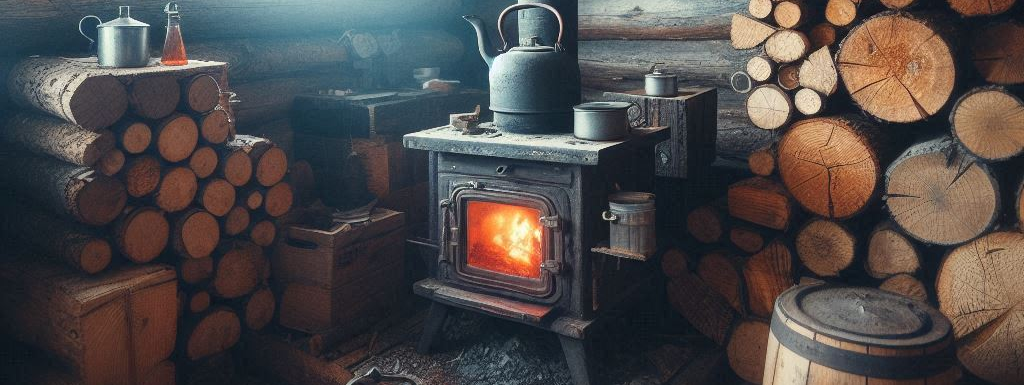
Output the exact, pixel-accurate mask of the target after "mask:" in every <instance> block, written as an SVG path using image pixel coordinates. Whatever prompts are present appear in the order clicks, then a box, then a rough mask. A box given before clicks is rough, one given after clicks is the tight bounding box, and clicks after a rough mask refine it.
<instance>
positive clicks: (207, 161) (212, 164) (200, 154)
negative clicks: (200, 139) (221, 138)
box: [188, 146, 220, 179]
mask: <svg viewBox="0 0 1024 385" xmlns="http://www.w3.org/2000/svg"><path fill="white" fill-rule="evenodd" d="M219 161H220V158H218V156H217V150H214V149H213V147H209V146H202V147H199V148H197V149H196V150H195V151H194V152H193V153H192V156H190V157H189V158H188V168H190V169H192V172H194V173H195V174H196V178H199V179H205V178H208V177H209V176H210V175H213V173H214V172H215V171H217V163H218V162H219Z"/></svg>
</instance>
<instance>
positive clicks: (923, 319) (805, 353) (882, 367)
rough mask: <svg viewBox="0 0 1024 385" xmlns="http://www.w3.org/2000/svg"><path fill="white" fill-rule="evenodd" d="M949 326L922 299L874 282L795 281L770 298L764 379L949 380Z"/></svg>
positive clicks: (810, 383)
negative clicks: (876, 286)
mask: <svg viewBox="0 0 1024 385" xmlns="http://www.w3.org/2000/svg"><path fill="white" fill-rule="evenodd" d="M952 342H953V335H952V327H951V326H950V323H949V320H948V319H947V318H946V317H945V316H943V315H942V314H941V313H939V311H938V310H936V309H934V308H932V307H930V306H928V304H925V303H923V302H919V301H916V300H912V299H909V298H907V297H903V296H900V295H896V294H892V293H889V292H885V291H881V290H878V289H872V288H861V287H843V286H834V285H826V284H818V285H806V286H797V287H794V288H791V289H789V290H786V291H785V292H783V293H782V295H780V296H779V298H778V299H777V300H776V301H775V312H774V314H773V315H772V322H771V333H770V335H769V337H768V353H767V356H766V358H765V370H764V381H763V383H764V384H766V385H771V384H780V385H781V384H787V385H788V384H807V385H824V384H928V385H936V384H950V385H952V384H954V383H955V382H956V380H957V379H959V378H960V367H959V366H958V365H957V362H956V356H955V351H954V346H953V343H952Z"/></svg>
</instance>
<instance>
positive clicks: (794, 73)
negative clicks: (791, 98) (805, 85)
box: [776, 64, 800, 91]
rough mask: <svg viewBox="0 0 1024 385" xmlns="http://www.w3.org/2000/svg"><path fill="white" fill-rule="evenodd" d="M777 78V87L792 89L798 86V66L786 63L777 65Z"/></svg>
mask: <svg viewBox="0 0 1024 385" xmlns="http://www.w3.org/2000/svg"><path fill="white" fill-rule="evenodd" d="M777 80H778V81H776V83H778V85H779V87H780V88H782V89H784V90H786V91H792V90H795V89H796V88H797V87H800V66H798V65H795V64H787V65H784V66H781V67H779V77H778V79H777Z"/></svg>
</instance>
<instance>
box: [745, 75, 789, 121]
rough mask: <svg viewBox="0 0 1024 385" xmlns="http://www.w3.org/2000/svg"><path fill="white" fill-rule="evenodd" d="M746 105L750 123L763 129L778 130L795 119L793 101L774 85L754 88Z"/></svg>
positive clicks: (748, 96)
mask: <svg viewBox="0 0 1024 385" xmlns="http://www.w3.org/2000/svg"><path fill="white" fill-rule="evenodd" d="M746 105H747V116H748V117H749V118H750V122H751V123H753V124H754V126H756V127H758V128H761V129H765V130H778V129H780V128H782V127H785V126H786V125H787V124H789V121H790V120H791V119H792V118H793V99H792V98H791V97H790V96H789V94H787V93H786V91H784V90H782V89H781V88H779V87H778V86H776V85H774V84H765V85H762V86H758V87H757V88H754V90H753V91H751V92H750V94H749V95H747V101H746Z"/></svg>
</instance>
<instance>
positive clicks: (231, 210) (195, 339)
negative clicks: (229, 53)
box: [0, 58, 292, 384]
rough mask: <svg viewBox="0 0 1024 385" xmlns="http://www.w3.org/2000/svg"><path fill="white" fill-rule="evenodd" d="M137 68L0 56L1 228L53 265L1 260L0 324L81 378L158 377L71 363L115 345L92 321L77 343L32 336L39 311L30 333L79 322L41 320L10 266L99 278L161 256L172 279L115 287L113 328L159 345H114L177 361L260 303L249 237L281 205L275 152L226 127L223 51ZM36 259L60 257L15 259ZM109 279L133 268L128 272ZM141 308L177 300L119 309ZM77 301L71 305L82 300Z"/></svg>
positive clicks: (223, 343)
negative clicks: (142, 289) (73, 346)
mask: <svg viewBox="0 0 1024 385" xmlns="http://www.w3.org/2000/svg"><path fill="white" fill-rule="evenodd" d="M147 68H148V69H139V70H133V69H102V68H99V67H97V66H95V64H94V63H87V62H82V61H80V60H78V59H63V58H30V59H26V60H24V61H22V62H20V63H18V64H17V65H16V66H14V68H13V69H12V70H11V72H10V76H9V81H8V88H9V89H8V92H9V96H10V98H11V100H12V101H14V102H15V103H16V104H17V105H18V106H19V107H22V108H23V110H22V111H18V112H16V113H14V114H13V115H11V116H10V117H8V118H6V119H4V120H3V121H2V122H0V127H2V128H0V141H2V142H3V143H4V146H3V150H2V151H0V160H2V161H3V162H5V163H6V165H7V167H5V169H4V170H3V171H0V180H2V181H3V182H4V183H5V185H6V186H7V187H8V188H9V189H10V191H11V192H12V194H11V195H10V196H9V197H5V199H4V202H3V206H4V207H3V213H4V215H3V216H2V219H0V229H2V234H3V236H4V238H6V239H7V240H8V241H9V242H17V243H22V244H25V246H28V247H31V248H32V251H31V252H28V251H26V252H22V254H34V255H36V256H38V257H43V256H45V257H50V258H49V259H51V260H52V262H54V263H59V264H63V265H65V267H59V269H60V270H54V269H58V267H54V266H50V265H52V264H53V263H48V262H43V261H40V258H38V257H37V258H30V259H34V260H29V261H27V262H25V264H24V265H17V266H15V267H16V268H17V269H18V270H19V271H21V273H19V274H10V272H7V273H8V274H5V275H4V278H10V279H7V280H5V284H6V283H10V284H11V287H10V288H9V289H12V290H5V292H13V293H9V294H11V295H12V296H11V298H7V300H8V305H10V306H9V307H7V308H5V309H7V311H5V313H7V315H8V316H10V317H9V318H8V320H9V321H10V322H5V323H4V324H5V325H6V326H9V327H10V329H9V330H6V331H7V332H10V334H11V335H13V336H14V337H15V338H21V337H25V338H28V339H29V340H27V341H24V342H26V343H28V344H32V345H35V346H36V347H38V348H41V349H42V350H45V351H47V352H48V353H51V354H53V355H55V356H57V358H59V359H61V361H63V362H68V363H72V365H70V367H71V369H72V370H71V371H72V373H73V374H74V375H77V376H79V377H80V378H81V380H82V381H83V382H84V383H87V384H92V383H103V384H112V383H118V384H122V383H123V384H135V383H165V382H144V381H147V380H152V379H151V378H148V376H146V375H144V374H145V373H143V371H148V370H150V369H151V368H148V367H147V368H142V367H137V368H138V373H136V374H132V375H129V376H124V377H119V378H116V381H115V380H112V377H105V376H91V375H87V374H88V373H89V372H103V373H108V374H109V373H114V374H116V371H117V370H118V369H116V365H119V363H118V362H115V361H117V360H109V361H110V362H107V363H104V362H100V361H97V359H98V358H99V357H101V356H102V357H114V356H117V357H120V356H119V354H124V352H120V351H118V349H124V347H123V346H119V345H116V344H112V343H110V344H102V343H101V340H102V339H103V338H105V337H103V334H102V333H100V334H99V335H98V336H97V337H96V338H99V340H84V341H83V342H81V345H80V346H81V347H82V348H81V349H79V350H70V349H63V348H61V347H60V345H56V344H51V345H47V344H42V343H37V342H39V341H38V340H35V339H33V338H32V337H31V336H32V335H35V334H38V333H28V332H26V331H29V330H37V328H39V327H40V326H39V325H46V326H45V327H47V328H51V329H46V330H45V333H43V334H52V335H67V334H68V333H80V332H81V331H80V330H76V329H74V328H75V327H76V326H75V325H74V324H71V323H62V322H48V321H46V320H44V319H41V318H46V317H47V316H46V314H48V313H47V312H40V311H38V309H35V308H34V307H35V306H39V305H38V304H31V303H27V301H31V298H32V297H23V298H19V296H17V294H16V293H17V292H20V291H21V290H25V291H28V290H32V287H31V286H30V287H22V286H24V285H29V284H35V283H33V282H32V281H31V280H29V281H27V282H25V281H23V280H18V279H16V278H17V277H19V276H22V275H24V274H25V272H26V271H27V272H30V274H36V275H37V276H41V277H45V278H44V279H50V278H53V279H59V280H62V281H59V282H65V281H68V280H70V281H72V282H79V281H81V282H94V281H95V282H100V283H106V282H109V281H111V280H112V278H110V277H111V276H117V277H121V276H123V275H125V274H126V273H124V271H125V270H126V269H127V270H131V271H136V270H139V269H137V268H136V267H137V266H136V267H133V265H143V264H145V265H152V266H158V267H162V268H163V269H166V270H168V271H170V272H172V274H171V277H172V278H173V277H174V275H175V274H173V272H174V271H175V270H176V272H177V274H176V276H177V279H176V281H177V285H174V286H172V287H177V289H171V290H170V291H168V292H160V293H159V294H152V295H150V296H146V297H142V296H140V298H138V299H137V300H136V299H129V302H130V304H129V305H128V308H129V309H131V311H132V313H131V315H129V317H130V318H129V320H128V321H127V323H126V325H127V326H126V327H128V328H130V329H132V330H133V335H134V334H139V335H138V336H137V337H136V338H138V339H141V341H142V342H145V343H147V344H148V343H150V342H151V341H152V342H153V343H156V344H157V345H156V346H161V347H168V348H167V349H162V348H148V349H149V350H145V351H147V352H150V353H140V352H134V351H133V350H135V347H130V348H128V350H129V351H128V352H127V353H129V354H131V353H136V354H141V355H146V357H145V362H147V363H156V362H164V361H163V360H166V359H168V358H175V359H176V361H177V362H178V366H179V369H183V368H188V367H199V366H201V363H202V361H204V360H207V359H210V358H211V357H213V358H215V357H216V356H218V355H219V354H221V353H223V352H225V351H227V350H228V349H230V348H231V347H232V346H233V345H234V344H235V343H236V342H237V341H238V339H239V337H240V334H241V332H242V331H243V330H259V329H262V328H263V327H265V326H266V325H267V324H269V323H270V321H271V319H272V317H273V314H274V308H275V298H274V295H273V294H272V293H271V291H270V290H269V289H268V288H267V279H268V276H269V272H270V270H269V263H268V257H267V256H266V255H265V253H264V249H263V248H265V247H269V246H271V244H272V243H274V241H275V239H276V238H277V224H276V223H275V222H276V218H278V217H280V216H282V215H284V214H286V213H287V212H288V211H289V210H290V208H291V205H292V188H291V186H290V185H289V183H288V182H286V181H284V180H285V177H286V174H287V171H288V160H287V157H286V155H285V153H284V151H282V150H281V149H280V148H278V147H277V146H276V145H275V144H274V143H272V142H270V141H268V140H266V139H262V138H257V137H252V136H245V135H235V132H234V122H233V120H234V119H233V114H232V113H231V112H230V108H227V107H226V99H225V98H223V97H222V96H223V94H224V92H222V89H224V88H226V86H227V78H226V73H225V65H224V64H223V63H213V62H192V63H190V64H189V65H187V66H185V67H180V68H177V69H175V68H167V67H163V68H160V67H156V68H155V69H154V67H147ZM44 263H46V266H45V267H44V266H43V264H44ZM37 265H38V266H37ZM15 267H4V268H3V269H6V270H10V269H13V268H15ZM133 269H134V270H133ZM51 270H54V271H63V270H67V271H68V272H67V273H60V274H55V273H31V272H40V271H41V272H48V271H51ZM108 270H113V271H108ZM144 272H146V274H152V272H150V271H149V270H144ZM140 274H141V273H140ZM76 277H77V278H76ZM133 279H134V281H133ZM122 280H127V281H128V282H136V281H138V279H136V278H132V277H131V276H129V277H128V278H123V277H122ZM173 281H174V280H173V279H172V282H173ZM118 282H120V281H118ZM22 284H24V285H22ZM61 285H63V286H70V287H74V288H75V290H78V289H81V290H95V287H98V286H93V285H90V284H83V283H74V284H72V283H64V284H61ZM97 285H98V284H97ZM131 285H137V283H132V284H121V286H119V287H127V288H129V289H128V291H129V292H133V291H134V290H133V289H130V288H131V287H132V286H131ZM118 290H120V289H118ZM72 294H73V295H80V296H86V295H87V294H82V293H72ZM125 297H126V298H128V296H127V295H126V296H125ZM148 308H166V309H178V311H177V312H173V311H172V312H171V314H164V313H159V314H161V315H160V317H158V318H160V319H151V318H157V317H156V316H152V317H149V316H147V317H146V319H134V318H136V317H135V316H134V314H135V313H136V310H135V309H143V310H144V309H148ZM143 310H139V311H143ZM77 311H79V312H81V313H82V314H83V315H81V317H85V315H84V314H87V313H88V312H87V311H83V310H80V309H79V310H77ZM76 314H77V313H76ZM142 314H146V315H148V314H150V313H142ZM76 316H77V315H76ZM124 317H125V315H124V314H122V315H120V316H118V315H116V314H113V315H110V316H109V317H108V318H109V319H112V320H114V321H116V322H110V323H111V325H110V326H109V327H110V328H116V327H119V326H117V325H119V322H121V323H123V322H125V321H124V320H122V319H120V318H124ZM179 319H180V321H179ZM81 322H83V323H85V322H86V320H84V318H83V320H82V321H81ZM81 327H96V328H102V327H105V326H103V325H95V326H81ZM136 329H138V330H136ZM90 338H91V337H90ZM175 341H177V342H175ZM164 342H167V343H164ZM93 343H95V344H96V345H90V344H93ZM141 345H144V344H140V347H139V349H144V348H145V347H143V346H141ZM172 352H174V353H173V354H172ZM104 355H109V356H104ZM75 363H84V364H82V365H74V364H75ZM86 364H87V365H86ZM136 364H138V363H136ZM182 364H184V365H182ZM139 365H141V364H139ZM89 366H98V367H89ZM171 368H172V370H170V371H169V373H170V375H172V376H173V374H174V370H173V365H172V366H171ZM165 372H167V371H165ZM172 380H173V377H172ZM172 383H173V381H172Z"/></svg>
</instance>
